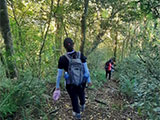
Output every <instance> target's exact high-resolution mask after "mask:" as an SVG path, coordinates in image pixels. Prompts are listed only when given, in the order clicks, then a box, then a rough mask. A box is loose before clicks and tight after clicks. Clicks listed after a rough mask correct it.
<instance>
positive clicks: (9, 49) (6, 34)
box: [0, 0, 17, 78]
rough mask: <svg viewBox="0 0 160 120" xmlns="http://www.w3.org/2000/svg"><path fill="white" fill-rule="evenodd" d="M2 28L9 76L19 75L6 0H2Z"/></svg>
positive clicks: (0, 11)
mask: <svg viewBox="0 0 160 120" xmlns="http://www.w3.org/2000/svg"><path fill="white" fill-rule="evenodd" d="M0 28H1V33H2V37H3V39H4V43H5V49H6V61H7V67H8V70H9V75H8V77H10V78H14V77H17V70H16V65H15V63H14V60H13V54H14V51H13V41H12V36H11V32H10V25H9V18H8V11H7V4H6V1H5V0H0Z"/></svg>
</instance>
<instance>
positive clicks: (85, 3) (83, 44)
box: [80, 0, 89, 53]
mask: <svg viewBox="0 0 160 120" xmlns="http://www.w3.org/2000/svg"><path fill="white" fill-rule="evenodd" d="M88 2H89V0H84V13H83V14H82V20H81V36H82V39H81V46H80V51H81V52H82V53H83V52H84V46H85V41H86V17H87V11H88Z"/></svg>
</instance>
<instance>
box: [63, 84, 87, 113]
mask: <svg viewBox="0 0 160 120" xmlns="http://www.w3.org/2000/svg"><path fill="white" fill-rule="evenodd" d="M85 86H86V83H83V84H82V85H80V86H74V85H66V89H67V92H68V94H69V96H70V98H71V102H72V107H73V111H74V112H76V113H80V108H79V100H80V105H84V104H85V91H84V90H85Z"/></svg>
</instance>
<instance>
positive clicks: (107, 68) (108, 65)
mask: <svg viewBox="0 0 160 120" xmlns="http://www.w3.org/2000/svg"><path fill="white" fill-rule="evenodd" d="M112 63H113V60H112V59H110V60H109V61H107V62H106V63H105V71H106V79H107V78H108V74H109V78H108V79H109V80H110V79H111V70H112Z"/></svg>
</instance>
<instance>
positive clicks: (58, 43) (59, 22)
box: [54, 0, 68, 61]
mask: <svg viewBox="0 0 160 120" xmlns="http://www.w3.org/2000/svg"><path fill="white" fill-rule="evenodd" d="M59 7H60V0H58V2H57V8H56V11H55V21H56V35H55V48H56V51H55V53H54V56H55V57H54V59H55V61H57V60H58V59H59V57H60V55H61V51H62V35H63V34H62V33H63V29H64V28H65V27H64V25H63V16H62V15H61V14H60V13H59V12H58V11H59ZM64 30H65V29H64ZM66 32H67V31H66ZM67 35H68V33H67Z"/></svg>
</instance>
